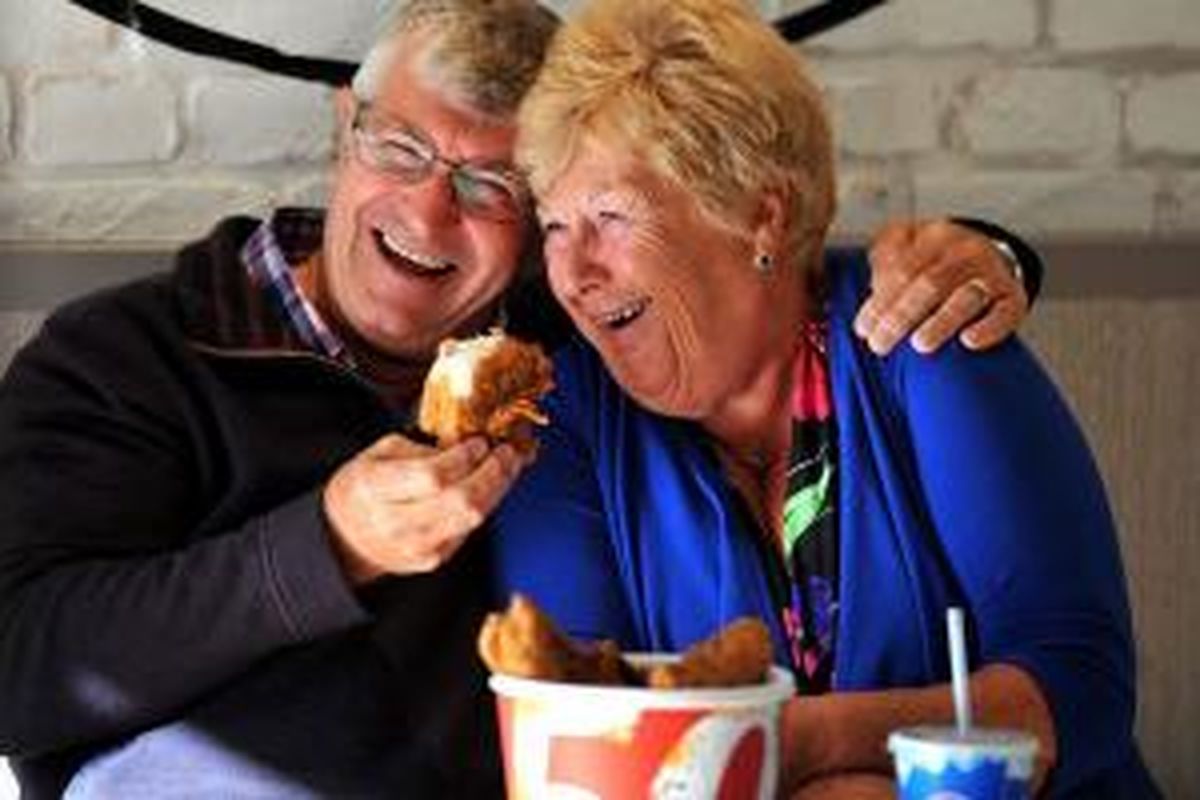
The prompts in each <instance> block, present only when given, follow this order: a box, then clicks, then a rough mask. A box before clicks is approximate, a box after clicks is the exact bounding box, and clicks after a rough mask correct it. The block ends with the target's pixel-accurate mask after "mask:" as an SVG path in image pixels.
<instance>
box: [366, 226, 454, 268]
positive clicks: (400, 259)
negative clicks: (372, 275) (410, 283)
mask: <svg viewBox="0 0 1200 800" xmlns="http://www.w3.org/2000/svg"><path fill="white" fill-rule="evenodd" d="M372 235H373V236H374V238H375V246H376V248H378V250H379V252H380V254H381V255H382V256H383V257H384V259H385V260H386V261H387V262H388V263H389V264H391V265H392V267H393V268H394V269H396V270H397V271H399V272H403V273H404V274H406V275H412V276H414V277H417V278H425V279H432V280H437V279H442V278H445V277H447V276H449V275H452V274H454V272H456V271H457V270H458V266H457V265H456V264H454V262H452V261H450V260H449V259H444V258H435V257H433V256H429V255H426V254H423V253H418V252H416V251H414V250H411V249H409V248H408V247H406V246H405V245H404V244H403V243H401V242H398V241H397V240H396V239H394V238H393V237H391V236H389V235H388V234H387V233H386V232H385V231H382V230H379V229H378V228H376V229H375V230H374V231H373V232H372Z"/></svg>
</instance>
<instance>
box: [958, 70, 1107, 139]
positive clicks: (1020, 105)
mask: <svg viewBox="0 0 1200 800" xmlns="http://www.w3.org/2000/svg"><path fill="white" fill-rule="evenodd" d="M961 112H962V113H961V117H960V121H961V125H962V132H963V135H964V137H965V140H966V145H967V148H968V149H969V150H970V151H971V152H972V153H975V154H977V155H979V156H982V157H985V158H991V157H1002V158H1009V159H1019V158H1022V157H1025V158H1029V159H1040V158H1042V157H1052V158H1060V159H1075V160H1079V161H1088V162H1095V161H1097V160H1104V159H1111V158H1112V156H1113V155H1114V154H1115V152H1116V149H1117V141H1118V138H1119V136H1120V108H1119V105H1118V101H1117V90H1116V87H1115V86H1114V85H1113V82H1112V81H1111V80H1110V79H1109V78H1107V77H1106V76H1104V75H1103V74H1101V73H1099V72H1096V71H1094V70H1089V69H1059V68H1052V69H1043V68H1031V69H1030V68H1016V69H1008V68H997V69H993V70H991V71H989V72H988V73H987V74H986V75H984V76H983V77H982V78H981V79H980V80H979V81H978V82H977V83H976V84H975V85H974V87H973V88H972V90H971V92H970V99H969V101H968V102H967V103H966V104H964V107H963V108H962V110H961Z"/></svg>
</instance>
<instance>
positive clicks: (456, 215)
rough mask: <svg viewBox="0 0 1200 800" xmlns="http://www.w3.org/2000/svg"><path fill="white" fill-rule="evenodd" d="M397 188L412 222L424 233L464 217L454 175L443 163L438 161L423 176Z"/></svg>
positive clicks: (453, 223) (434, 230) (454, 222)
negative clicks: (456, 193)
mask: <svg viewBox="0 0 1200 800" xmlns="http://www.w3.org/2000/svg"><path fill="white" fill-rule="evenodd" d="M396 191H397V192H398V193H399V195H400V196H401V197H400V199H401V200H402V202H403V203H404V207H405V209H406V211H407V212H408V213H409V214H410V216H411V219H410V220H409V223H410V224H411V225H412V226H414V227H415V228H417V230H418V231H419V232H421V233H431V232H436V230H437V229H438V228H442V227H445V226H447V225H455V224H457V223H458V222H459V220H460V219H461V216H462V209H460V208H459V205H458V197H457V196H456V195H455V192H454V177H453V175H452V174H451V172H450V169H449V168H448V167H446V165H444V164H437V165H436V166H435V167H434V168H433V169H432V170H430V172H429V174H428V175H426V176H425V177H424V178H423V179H421V180H419V181H417V182H415V183H413V184H410V185H408V186H403V187H398V188H397V190H396Z"/></svg>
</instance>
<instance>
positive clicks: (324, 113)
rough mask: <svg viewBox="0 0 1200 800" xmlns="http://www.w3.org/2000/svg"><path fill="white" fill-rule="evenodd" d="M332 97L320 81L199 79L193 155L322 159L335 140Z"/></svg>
mask: <svg viewBox="0 0 1200 800" xmlns="http://www.w3.org/2000/svg"><path fill="white" fill-rule="evenodd" d="M330 97H331V94H330V92H329V90H327V89H325V88H324V87H321V86H319V85H318V84H313V83H306V82H301V81H293V80H279V79H275V78H270V77H264V78H258V77H253V78H245V77H229V78H212V79H204V80H201V81H198V82H197V84H196V85H195V86H194V87H193V92H192V96H191V97H190V98H189V100H190V103H189V108H190V116H189V122H190V126H189V127H190V130H191V132H192V137H193V141H191V142H190V143H189V150H190V152H189V156H191V157H193V158H195V159H197V160H198V161H199V162H200V163H204V164H234V165H241V164H264V163H271V162H285V163H286V162H291V161H311V162H321V161H324V160H326V159H328V158H329V156H330V154H331V152H332V143H333V131H334V115H333V105H332V102H331V100H330ZM250 109H253V113H250Z"/></svg>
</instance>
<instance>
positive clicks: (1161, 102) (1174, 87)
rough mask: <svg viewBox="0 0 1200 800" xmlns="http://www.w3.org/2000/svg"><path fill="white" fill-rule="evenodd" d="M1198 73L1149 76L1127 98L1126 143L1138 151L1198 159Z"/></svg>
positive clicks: (1199, 128)
mask: <svg viewBox="0 0 1200 800" xmlns="http://www.w3.org/2000/svg"><path fill="white" fill-rule="evenodd" d="M1196 109H1200V71H1198V72H1188V73H1184V74H1180V75H1169V76H1167V77H1157V76H1155V77H1151V78H1147V79H1146V80H1145V81H1144V82H1143V83H1141V84H1140V85H1139V86H1138V87H1137V88H1136V89H1134V91H1133V92H1132V93H1131V94H1130V97H1129V142H1130V144H1131V145H1132V146H1133V147H1134V149H1136V150H1137V151H1139V152H1165V153H1172V154H1178V155H1185V156H1186V155H1191V156H1200V124H1197V123H1198V122H1200V119H1198V115H1197V112H1196Z"/></svg>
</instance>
